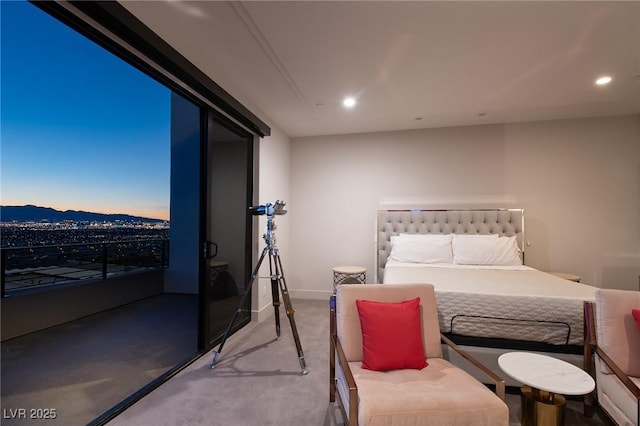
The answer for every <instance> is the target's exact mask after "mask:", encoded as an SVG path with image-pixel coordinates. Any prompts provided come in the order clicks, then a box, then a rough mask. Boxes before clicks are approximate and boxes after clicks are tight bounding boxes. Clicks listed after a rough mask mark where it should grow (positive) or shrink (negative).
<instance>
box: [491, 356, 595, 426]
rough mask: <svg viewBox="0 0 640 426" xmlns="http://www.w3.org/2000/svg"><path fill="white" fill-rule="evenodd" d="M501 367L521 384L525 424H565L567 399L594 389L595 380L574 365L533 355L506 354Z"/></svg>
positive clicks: (546, 425) (500, 361) (553, 425)
mask: <svg viewBox="0 0 640 426" xmlns="http://www.w3.org/2000/svg"><path fill="white" fill-rule="evenodd" d="M498 365H499V366H500V368H501V369H502V371H504V372H505V374H507V375H508V376H510V377H512V378H513V379H515V380H517V381H519V382H521V383H522V384H523V385H524V386H522V389H521V391H522V395H521V397H520V400H521V403H522V407H521V410H522V425H523V426H530V425H540V426H561V425H564V411H565V403H566V400H565V397H564V396H563V395H585V394H588V393H589V392H592V391H593V390H594V389H595V382H594V381H593V378H592V377H591V376H590V375H589V374H588V373H587V372H586V371H584V370H582V369H580V368H578V367H576V366H575V365H573V364H569V363H568V362H565V361H562V360H560V359H557V358H553V357H550V356H547V355H542V354H536V353H532V352H507V353H505V354H502V355H500V357H498Z"/></svg>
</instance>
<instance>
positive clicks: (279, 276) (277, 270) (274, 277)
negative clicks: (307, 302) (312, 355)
mask: <svg viewBox="0 0 640 426" xmlns="http://www.w3.org/2000/svg"><path fill="white" fill-rule="evenodd" d="M249 211H251V213H252V214H254V215H261V214H266V215H267V232H266V233H265V234H264V235H263V238H264V241H265V243H266V246H265V248H264V249H263V250H262V254H261V255H260V259H259V260H258V263H257V264H256V266H255V268H254V269H253V272H252V274H251V278H250V279H249V282H248V283H247V286H246V287H245V290H244V293H243V294H242V297H241V298H240V300H239V302H238V306H237V307H236V310H235V312H234V313H233V317H232V318H231V321H230V322H229V325H228V326H227V329H226V331H225V332H224V335H223V336H222V341H221V342H220V346H218V350H217V351H214V353H213V360H212V361H211V364H210V365H209V368H215V366H216V363H217V362H218V358H219V357H220V353H221V352H222V347H223V346H224V343H225V342H226V340H227V337H229V333H230V332H231V328H232V326H233V323H234V322H235V320H236V317H237V316H238V314H239V313H240V312H241V311H242V307H243V306H244V301H245V299H246V298H247V295H248V294H249V292H251V287H252V285H253V282H254V281H255V279H256V277H257V275H258V271H259V270H260V266H261V265H262V261H263V260H264V258H265V257H266V256H267V254H268V255H269V276H270V278H271V297H272V299H273V308H274V311H275V312H274V313H275V320H276V340H280V297H279V293H280V292H281V293H282V299H283V301H284V308H285V312H286V313H287V317H289V323H290V324H291V332H292V333H293V339H294V341H295V344H296V350H297V351H298V360H299V361H300V368H301V369H302V370H301V371H300V374H303V375H304V374H307V373H308V372H309V370H308V369H307V366H306V363H305V360H304V353H303V352H302V345H301V344H300V337H299V336H298V329H297V328H296V322H295V319H294V318H293V314H294V312H295V310H294V309H293V305H292V304H291V299H290V298H289V290H288V288H287V282H286V281H285V279H284V272H283V271H282V262H281V261H280V252H279V251H278V248H277V247H276V237H275V235H274V231H275V229H276V224H275V222H274V220H273V216H274V215H278V214H279V215H283V214H286V213H287V211H286V210H285V209H284V202H281V201H276V202H275V204H270V203H269V204H266V205H263V206H258V207H251V208H249Z"/></svg>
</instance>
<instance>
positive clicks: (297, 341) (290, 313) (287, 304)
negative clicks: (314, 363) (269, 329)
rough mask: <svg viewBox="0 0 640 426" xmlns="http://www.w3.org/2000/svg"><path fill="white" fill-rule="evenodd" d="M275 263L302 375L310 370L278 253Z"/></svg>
mask: <svg viewBox="0 0 640 426" xmlns="http://www.w3.org/2000/svg"><path fill="white" fill-rule="evenodd" d="M274 263H275V269H276V273H277V274H278V277H279V283H280V290H281V291H282V300H283V301H284V308H285V311H286V312H287V317H288V318H289V324H290V325H291V332H292V333H293V340H294V341H295V344H296V350H297V351H298V360H299V361H300V368H301V369H302V370H301V371H300V374H303V375H304V374H307V373H309V369H308V368H307V364H306V362H305V360H304V352H303V351H302V344H301V343H300V336H299V335H298V329H297V327H296V321H295V319H294V318H293V314H294V312H295V310H294V309H293V305H292V304H291V298H290V297H289V289H288V288H287V282H286V281H285V279H284V273H283V272H282V262H281V261H280V255H279V254H278V252H277V251H276V253H275V256H274Z"/></svg>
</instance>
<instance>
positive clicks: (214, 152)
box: [205, 113, 252, 345]
mask: <svg viewBox="0 0 640 426" xmlns="http://www.w3.org/2000/svg"><path fill="white" fill-rule="evenodd" d="M208 139H209V140H208V145H207V187H208V190H207V230H206V245H207V250H206V251H207V268H208V273H207V274H205V275H206V276H205V280H206V288H207V309H208V315H209V321H210V323H209V327H208V329H209V331H208V336H207V341H208V343H209V345H214V344H216V343H217V342H216V340H218V339H220V338H221V337H222V334H223V333H224V331H225V330H226V328H227V326H228V324H229V321H230V320H231V318H232V317H233V314H234V311H235V308H236V306H237V305H238V303H239V300H240V297H241V296H242V294H243V292H244V288H245V284H246V283H247V281H248V278H249V275H250V272H249V269H250V252H249V247H250V245H249V243H248V242H249V228H248V226H249V224H250V221H249V217H250V216H249V214H248V207H249V204H250V201H249V200H250V194H251V185H250V182H251V181H252V180H251V176H252V173H251V171H252V167H251V164H252V161H251V160H252V155H251V153H252V150H251V147H252V136H251V135H249V134H247V133H244V132H242V131H240V130H239V129H235V128H233V127H232V126H230V125H229V124H226V125H224V124H223V121H222V119H221V118H216V117H215V116H214V114H213V113H212V114H210V116H209V138H208ZM250 306H251V300H250V297H249V296H248V297H247V298H246V300H245V304H244V307H243V310H242V311H241V312H240V314H239V315H238V316H237V318H236V322H235V324H234V327H235V326H236V325H240V324H244V323H246V322H248V321H249V320H250V316H251V315H250V309H249V308H250Z"/></svg>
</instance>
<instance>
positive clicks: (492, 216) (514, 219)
mask: <svg viewBox="0 0 640 426" xmlns="http://www.w3.org/2000/svg"><path fill="white" fill-rule="evenodd" d="M376 227H377V253H376V278H375V279H376V282H380V283H381V282H382V281H383V277H384V269H385V265H386V262H387V258H388V257H389V254H390V252H391V237H392V236H394V235H398V234H400V233H414V234H451V233H454V234H479V235H483V234H498V235H499V236H509V237H511V236H516V239H517V241H518V245H519V247H520V249H521V250H522V253H523V260H524V248H525V238H524V210H523V209H506V208H505V209H476V210H463V209H454V210H449V209H443V210H420V209H414V210H380V211H378V215H377V223H376ZM446 336H447V337H448V338H449V339H451V340H452V341H454V342H455V343H456V344H458V345H460V346H462V347H463V349H464V350H466V351H468V352H469V353H471V354H472V355H473V356H475V357H477V358H478V359H479V360H480V361H481V362H483V363H484V364H485V365H487V366H489V367H490V368H491V369H492V370H493V371H494V372H496V373H497V374H499V375H501V376H504V374H502V371H501V370H500V368H499V366H498V362H497V358H498V356H500V355H501V354H503V353H506V352H510V351H514V350H527V351H535V352H539V353H548V354H549V355H551V356H554V357H556V358H560V359H563V360H565V361H568V362H570V363H572V364H574V365H577V366H579V367H581V368H584V367H585V363H584V361H585V360H584V354H585V348H586V346H587V345H585V346H576V345H550V344H545V343H537V342H528V341H519V340H507V339H487V338H475V337H465V336H459V335H455V334H452V333H448V334H446ZM585 336H586V333H585ZM451 356H452V359H451V361H453V362H454V363H456V361H457V360H456V359H455V354H452V355H451ZM458 365H459V366H461V367H462V366H463V365H464V363H462V362H461V363H460V364H458ZM470 373H472V372H470ZM477 378H478V379H480V380H484V379H483V378H482V377H477ZM507 385H509V386H518V385H519V384H518V383H516V382H514V381H510V380H509V379H507Z"/></svg>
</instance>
